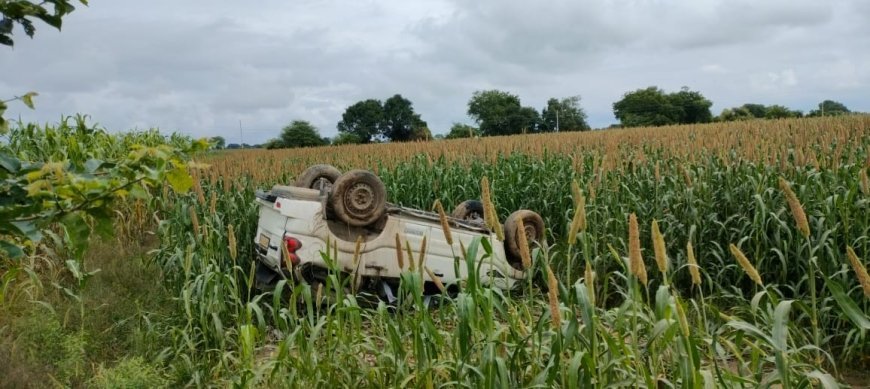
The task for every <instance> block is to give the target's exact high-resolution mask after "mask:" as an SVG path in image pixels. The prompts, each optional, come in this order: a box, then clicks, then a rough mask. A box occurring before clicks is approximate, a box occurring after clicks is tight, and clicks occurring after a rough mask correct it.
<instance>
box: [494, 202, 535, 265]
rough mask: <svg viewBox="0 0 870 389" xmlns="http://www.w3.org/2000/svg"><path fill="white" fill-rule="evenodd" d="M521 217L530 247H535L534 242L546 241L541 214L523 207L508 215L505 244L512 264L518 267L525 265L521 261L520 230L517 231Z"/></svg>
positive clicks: (505, 224)
mask: <svg viewBox="0 0 870 389" xmlns="http://www.w3.org/2000/svg"><path fill="white" fill-rule="evenodd" d="M520 219H522V221H523V226H524V227H525V231H524V233H525V234H526V240H527V241H528V243H529V249H532V248H533V247H534V246H533V243H534V242H543V241H544V219H541V215H538V214H537V213H535V212H532V211H529V210H527V209H521V210H519V211H516V212H514V213H512V214H511V215H510V216H508V218H507V220H505V223H504V246H505V251H507V255H508V260H509V261H510V263H511V265H513V266H514V267H516V268H518V269H522V267H523V265H522V263H520V262H521V257H520V245H519V239H518V235H519V231H517V229H518V228H517V227H518V224H519V220H520Z"/></svg>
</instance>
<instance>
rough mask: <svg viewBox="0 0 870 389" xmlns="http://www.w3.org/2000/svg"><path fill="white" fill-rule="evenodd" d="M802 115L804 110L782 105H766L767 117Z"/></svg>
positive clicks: (782, 117)
mask: <svg viewBox="0 0 870 389" xmlns="http://www.w3.org/2000/svg"><path fill="white" fill-rule="evenodd" d="M802 116H803V112H801V111H792V110H790V109H788V108H787V107H784V106H782V105H771V106H769V107H766V109H765V112H764V118H765V119H785V118H799V117H802Z"/></svg>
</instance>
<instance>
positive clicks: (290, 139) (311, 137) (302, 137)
mask: <svg viewBox="0 0 870 389" xmlns="http://www.w3.org/2000/svg"><path fill="white" fill-rule="evenodd" d="M281 144H282V146H283V147H284V148H296V147H316V146H323V145H324V144H325V143H324V142H323V138H321V137H320V132H318V131H317V128H316V127H314V126H313V125H311V123H309V122H307V121H305V120H294V121H292V122H291V123H290V125H288V126H287V127H284V129H283V130H281Z"/></svg>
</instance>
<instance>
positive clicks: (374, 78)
mask: <svg viewBox="0 0 870 389" xmlns="http://www.w3.org/2000/svg"><path fill="white" fill-rule="evenodd" d="M867 4H868V3H867V2H865V1H861V0H835V1H829V2H819V1H807V0H796V1H788V0H770V1H764V2H757V1H748V0H740V1H725V0H699V1H673V2H661V1H654V0H634V1H629V0H626V1H608V2H599V1H569V0H558V1H547V2H538V3H535V2H528V1H519V0H504V1H492V0H487V1H475V2H468V1H459V0H429V1H419V2H417V1H415V2H406V1H399V0H391V1H380V2H375V1H362V2H340V1H314V0H312V1H294V2H285V1H278V0H267V1H260V2H256V3H250V2H229V1H205V0H189V1H183V2H179V1H170V0H154V1H150V2H144V3H143V2H134V1H129V0H115V1H92V2H91V6H90V7H89V8H82V9H80V10H79V11H76V13H74V14H72V15H71V16H70V17H69V18H68V19H67V20H65V22H64V30H63V32H62V33H57V32H55V31H52V30H50V29H49V28H48V27H42V28H41V29H40V30H39V31H38V32H37V35H36V38H35V39H33V40H29V39H25V38H23V37H21V36H19V38H18V45H17V46H16V47H15V49H14V50H10V49H0V72H2V74H5V75H12V76H7V77H4V78H3V79H2V80H0V95H4V96H5V95H14V94H20V93H23V92H26V91H29V90H36V91H38V92H39V93H40V96H39V97H38V98H37V101H36V102H37V110H35V111H30V110H28V109H26V108H23V107H22V106H21V105H16V106H13V107H12V109H10V114H9V116H12V117H17V116H18V115H20V116H21V117H22V118H23V119H24V120H35V121H40V122H45V121H56V120H57V119H58V118H59V117H60V115H62V114H72V113H76V112H81V113H88V114H90V115H91V116H92V117H93V118H94V119H95V120H96V121H99V122H100V123H102V124H103V125H105V126H107V127H109V128H111V129H116V130H123V129H129V128H135V127H138V128H147V127H152V126H159V127H161V128H163V129H167V130H180V131H183V132H185V133H188V134H192V135H195V136H207V135H223V136H225V137H227V139H228V140H229V141H230V142H237V141H238V140H239V135H238V126H239V121H241V122H242V125H243V127H244V129H245V142H248V143H258V142H262V141H264V140H266V139H268V138H270V137H274V136H276V135H277V134H278V132H279V131H280V128H281V127H282V126H283V125H285V124H287V123H289V122H290V121H291V120H294V119H303V120H309V121H311V122H312V123H314V124H315V125H316V126H318V127H319V128H320V129H321V132H322V133H323V134H324V135H334V134H335V132H336V130H335V124H336V122H337V121H338V120H339V119H340V118H341V113H342V112H343V111H344V108H345V107H347V106H348V105H350V104H353V103H354V102H356V101H358V100H362V99H366V98H379V99H385V98H387V97H389V96H391V95H393V94H395V93H401V94H402V95H404V96H405V97H407V98H409V99H410V100H412V101H413V102H414V104H415V107H416V109H417V111H418V112H420V113H421V114H422V116H423V118H424V119H425V120H427V121H428V122H429V124H430V127H431V128H432V129H433V130H434V131H435V132H436V133H437V132H444V131H446V130H447V129H448V128H449V126H450V124H451V123H452V122H455V121H461V122H468V121H469V120H468V118H467V117H466V114H465V110H466V103H467V101H468V98H469V97H470V95H471V94H472V93H473V92H474V91H475V90H480V89H489V88H499V89H504V90H508V91H510V92H512V93H516V94H518V95H519V96H520V97H521V98H522V100H523V103H524V104H526V105H531V106H534V107H536V108H541V107H542V106H543V105H544V103H545V102H546V99H547V98H549V97H564V96H570V95H578V94H579V95H581V96H582V97H583V100H582V102H581V104H582V105H583V107H584V108H585V109H586V110H587V112H588V113H589V115H590V121H591V122H592V124H593V125H594V126H606V125H608V124H610V123H612V122H614V121H615V119H614V118H613V115H612V111H611V104H612V103H613V102H614V101H616V100H618V99H619V98H620V97H621V95H622V94H623V93H625V92H626V91H630V90H634V89H637V88H643V87H646V86H649V85H657V86H661V87H663V88H665V89H667V90H675V89H678V88H680V87H681V86H683V85H687V86H690V87H691V88H693V89H696V90H700V91H701V92H702V93H704V95H705V96H707V97H708V98H710V99H711V100H713V101H714V103H715V104H714V110H716V111H718V110H721V109H722V108H726V107H729V106H733V105H739V104H742V103H745V102H760V103H767V104H774V103H775V104H784V105H788V106H790V107H793V108H797V109H804V110H807V109H810V108H812V106H814V105H815V104H816V103H818V102H819V101H821V100H823V99H826V98H832V99H836V100H839V101H842V102H844V103H845V104H846V105H848V106H849V107H851V108H853V109H856V110H864V111H867V110H870V97H867V96H866V93H862V92H864V91H866V90H868V88H870V66H867V64H868V63H870V54H868V53H867V52H866V50H865V48H866V47H868V45H870V27H868V24H867V23H865V21H866V20H867V18H868V16H870V6H868V5H867Z"/></svg>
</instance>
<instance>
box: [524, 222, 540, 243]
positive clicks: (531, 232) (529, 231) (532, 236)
mask: <svg viewBox="0 0 870 389" xmlns="http://www.w3.org/2000/svg"><path fill="white" fill-rule="evenodd" d="M524 232H525V233H526V241H527V242H537V241H538V230H537V229H536V228H535V226H532V225H529V224H526V225H525V231H524Z"/></svg>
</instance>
